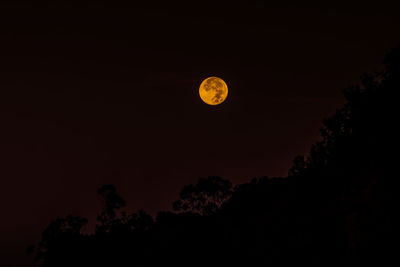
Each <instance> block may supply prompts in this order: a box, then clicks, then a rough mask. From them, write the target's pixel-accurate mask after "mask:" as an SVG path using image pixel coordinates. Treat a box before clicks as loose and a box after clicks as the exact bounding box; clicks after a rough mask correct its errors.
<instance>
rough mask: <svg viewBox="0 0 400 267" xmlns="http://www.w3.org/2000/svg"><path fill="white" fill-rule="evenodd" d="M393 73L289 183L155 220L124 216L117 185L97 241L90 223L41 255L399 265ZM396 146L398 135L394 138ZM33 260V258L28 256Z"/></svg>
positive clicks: (200, 188) (107, 199)
mask: <svg viewBox="0 0 400 267" xmlns="http://www.w3.org/2000/svg"><path fill="white" fill-rule="evenodd" d="M384 63H385V66H386V68H385V70H384V71H383V72H381V73H376V74H373V75H365V76H364V77H362V83H361V86H353V87H350V88H347V89H346V90H344V92H343V93H344V97H345V98H346V104H345V105H344V106H343V107H342V108H340V109H338V110H337V111H336V113H335V115H333V116H332V117H330V118H327V119H325V120H324V122H323V127H322V128H321V140H320V141H318V142H317V143H316V144H315V145H314V146H313V147H312V149H311V151H310V153H309V155H307V156H306V157H303V156H298V157H296V158H295V159H294V164H293V167H292V168H291V169H290V170H289V175H288V177H284V178H268V177H263V178H260V179H253V180H252V181H250V182H249V183H245V184H241V185H237V186H236V187H235V188H234V189H232V184H231V183H230V182H229V181H227V180H224V179H222V178H220V177H208V178H201V179H200V180H199V181H198V183H197V184H195V185H187V186H185V187H184V188H183V189H182V191H181V193H180V198H179V199H178V200H177V201H176V202H174V204H173V208H174V211H175V212H160V213H158V215H157V216H156V218H155V220H153V218H152V217H151V216H150V215H148V214H146V213H145V212H144V211H139V212H138V213H136V214H125V213H123V212H121V211H120V210H121V208H123V207H124V206H125V201H124V200H123V199H122V198H121V197H120V196H119V195H118V193H117V191H116V189H115V187H114V186H112V185H106V186H103V187H101V188H100V189H99V191H98V193H99V194H100V195H101V196H102V198H103V199H104V209H103V210H102V212H101V213H100V215H99V217H98V224H97V228H96V231H95V233H93V234H85V233H82V227H83V226H84V224H85V223H86V219H84V218H80V217H73V216H67V217H66V218H63V219H61V218H58V219H56V220H55V221H54V222H52V223H50V225H49V226H48V228H47V229H46V230H45V231H44V232H43V235H42V240H41V241H40V243H39V244H38V246H37V248H36V249H35V252H36V255H37V259H38V260H39V261H40V262H41V264H42V266H44V267H52V266H165V265H171V266H210V265H211V266H217V265H218V266H236V265H240V266H263V265H264V266H298V265H303V264H305V265H307V266H394V265H395V264H396V262H397V260H396V258H395V255H396V253H395V250H397V249H396V248H397V246H396V242H395V241H396V240H395V239H394V231H395V227H396V226H397V225H398V224H397V221H396V216H395V215H396V210H397V206H395V204H394V203H396V201H395V199H394V198H395V195H396V191H395V190H396V189H397V187H396V185H397V179H396V178H395V177H396V176H395V166H396V164H395V162H394V157H393V156H392V154H391V153H390V150H394V149H393V146H394V145H393V144H394V140H396V138H395V133H396V131H395V124H396V122H397V119H396V118H395V117H394V114H395V112H394V107H396V106H397V105H396V104H395V103H394V100H395V99H396V98H395V92H396V91H398V90H399V89H400V48H397V49H394V50H392V51H391V52H390V53H389V54H388V55H387V56H386V58H385V60H384ZM396 137H397V136H396ZM30 250H32V248H30Z"/></svg>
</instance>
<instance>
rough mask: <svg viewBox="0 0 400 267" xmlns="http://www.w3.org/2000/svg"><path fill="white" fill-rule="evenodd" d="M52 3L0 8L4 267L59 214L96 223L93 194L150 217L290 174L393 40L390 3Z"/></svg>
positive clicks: (396, 38)
mask: <svg viewBox="0 0 400 267" xmlns="http://www.w3.org/2000/svg"><path fill="white" fill-rule="evenodd" d="M48 2H49V3H50V2H51V3H53V4H42V5H38V6H35V7H33V6H32V5H29V4H15V3H14V4H7V3H5V2H2V3H1V4H0V123H1V129H0V179H1V194H0V203H1V204H0V205H1V214H2V217H3V216H4V219H3V218H2V219H1V220H0V235H1V237H0V251H1V252H0V258H4V260H3V259H1V260H0V265H1V266H29V265H31V262H32V261H31V259H29V258H28V257H26V256H24V252H25V248H26V247H27V246H28V245H29V244H33V243H34V242H35V241H37V240H38V239H39V238H40V233H41V231H42V230H43V229H44V228H45V227H46V225H47V224H48V223H49V222H50V221H51V220H52V219H54V218H56V217H57V216H65V215H67V214H69V213H72V214H74V215H81V216H85V217H88V218H89V219H94V218H95V216H96V214H97V213H98V212H99V211H100V208H101V202H100V201H99V198H98V196H97V192H96V191H97V188H98V187H99V186H101V185H103V184H110V183H112V184H114V185H116V187H117V189H118V191H119V192H120V193H121V195H122V196H123V197H124V198H125V199H126V200H127V204H128V210H132V211H134V210H137V209H139V208H143V209H145V210H146V211H148V212H150V213H152V214H155V213H156V212H157V211H159V210H166V209H170V208H171V203H172V202H173V201H174V200H175V199H177V197H178V193H179V191H180V189H181V188H182V187H183V185H185V184H190V183H193V182H195V181H196V180H197V179H198V178H199V177H206V176H210V175H217V176H221V177H223V178H226V179H230V180H231V181H232V182H233V183H234V184H237V183H242V182H246V181H248V180H249V179H251V178H255V177H261V176H270V177H272V176H285V175H286V174H287V171H288V168H289V167H290V166H291V164H292V163H291V161H292V159H293V158H294V157H295V156H296V155H298V154H306V153H307V152H308V150H309V148H310V146H311V145H312V144H313V143H314V142H315V141H316V140H317V139H318V136H319V127H320V126H321V122H322V119H323V118H325V117H328V116H329V115H332V114H333V113H334V112H335V109H336V108H339V107H340V106H341V105H342V104H343V102H344V99H343V98H342V95H341V90H342V89H344V88H345V87H347V86H349V85H351V84H354V83H357V82H358V80H359V77H360V75H362V74H363V73H365V72H373V71H378V70H379V69H380V68H381V63H382V59H383V56H384V55H385V54H386V52H388V51H389V50H390V48H392V47H394V46H396V44H398V43H399V42H400V16H399V15H398V11H399V10H400V3H399V2H398V1H394V0H393V1H375V3H373V4H366V3H365V2H364V1H353V2H352V3H349V1H319V2H323V3H319V4H318V5H317V4H315V3H311V2H309V3H305V2H307V1H296V2H302V3H301V5H300V4H299V3H296V2H290V1H280V3H279V4H271V5H269V4H265V3H264V2H266V1H250V2H249V1H247V2H243V1H229V2H228V1H219V2H218V4H216V3H215V2H214V1H204V0H202V1H192V2H191V4H189V2H188V1H172V2H168V1H164V2H163V3H157V2H151V3H147V4H146V3H143V4H140V5H138V4H137V3H135V4H133V2H134V1H131V4H129V5H128V4H124V3H122V2H121V1H113V4H112V5H110V4H106V3H105V2H104V1H97V3H96V2H95V1H92V2H88V1H79V2H78V1H77V2H76V3H79V4H66V1H48ZM82 2H87V3H82ZM396 2H397V3H396ZM54 3H56V4H54ZM209 76H218V77H221V78H222V79H224V80H225V81H226V83H227V85H228V87H229V96H228V98H227V100H226V101H225V102H224V103H222V104H221V105H218V106H209V105H206V104H205V103H203V102H202V101H201V99H200V97H199V95H198V87H199V85H200V83H201V82H202V80H203V79H205V78H207V77H209Z"/></svg>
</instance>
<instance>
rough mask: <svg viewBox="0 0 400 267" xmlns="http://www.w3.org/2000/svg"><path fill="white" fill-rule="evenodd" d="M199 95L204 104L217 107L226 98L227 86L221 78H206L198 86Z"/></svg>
mask: <svg viewBox="0 0 400 267" xmlns="http://www.w3.org/2000/svg"><path fill="white" fill-rule="evenodd" d="M199 94H200V98H201V100H203V101H204V103H206V104H209V105H213V106H215V105H219V104H221V103H222V102H224V101H225V99H226V97H227V96H228V86H227V85H226V83H225V82H224V80H222V79H221V78H218V77H208V78H207V79H205V80H204V81H203V82H202V83H201V84H200V88H199Z"/></svg>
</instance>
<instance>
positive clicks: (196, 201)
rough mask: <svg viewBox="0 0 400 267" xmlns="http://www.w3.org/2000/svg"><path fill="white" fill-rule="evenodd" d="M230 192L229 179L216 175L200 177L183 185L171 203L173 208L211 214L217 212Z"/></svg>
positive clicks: (230, 184)
mask: <svg viewBox="0 0 400 267" xmlns="http://www.w3.org/2000/svg"><path fill="white" fill-rule="evenodd" d="M231 194H232V183H231V182H230V181H228V180H224V179H222V178H221V177H217V176H209V177H208V178H200V179H199V181H198V182H197V184H195V185H186V186H184V187H183V189H182V190H181V192H180V194H179V196H180V198H179V199H178V200H177V201H175V202H174V203H173V209H174V210H175V211H183V212H188V211H189V212H194V213H199V214H201V215H211V214H213V213H215V212H217V210H218V209H219V208H220V207H221V205H222V204H223V203H224V202H225V201H226V200H227V199H229V197H230V196H231Z"/></svg>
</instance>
